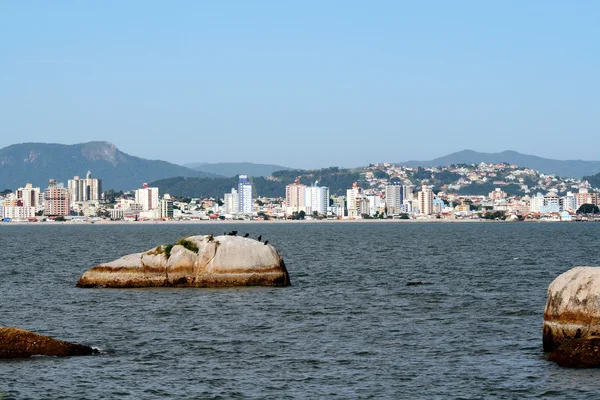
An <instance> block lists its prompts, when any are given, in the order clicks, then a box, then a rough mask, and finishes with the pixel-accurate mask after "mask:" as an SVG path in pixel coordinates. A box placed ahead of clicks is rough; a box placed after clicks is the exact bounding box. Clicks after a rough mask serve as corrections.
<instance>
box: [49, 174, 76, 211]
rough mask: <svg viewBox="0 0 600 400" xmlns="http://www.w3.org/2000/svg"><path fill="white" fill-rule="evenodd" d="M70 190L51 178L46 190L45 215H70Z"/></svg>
mask: <svg viewBox="0 0 600 400" xmlns="http://www.w3.org/2000/svg"><path fill="white" fill-rule="evenodd" d="M69 197H70V196H69V191H68V190H67V189H65V188H64V187H63V186H62V184H60V185H59V184H58V183H56V180H55V179H50V181H49V182H48V187H47V188H46V190H45V192H44V202H45V207H44V215H46V216H48V217H64V216H67V215H69V205H70V203H71V202H70V199H69Z"/></svg>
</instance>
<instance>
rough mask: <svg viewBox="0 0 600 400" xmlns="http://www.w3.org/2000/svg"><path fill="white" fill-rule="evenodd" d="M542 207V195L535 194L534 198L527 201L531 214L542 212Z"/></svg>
mask: <svg viewBox="0 0 600 400" xmlns="http://www.w3.org/2000/svg"><path fill="white" fill-rule="evenodd" d="M543 206H544V195H543V194H541V193H539V192H538V193H536V195H535V196H533V197H532V198H531V200H529V211H530V212H532V213H539V212H542V207H543Z"/></svg>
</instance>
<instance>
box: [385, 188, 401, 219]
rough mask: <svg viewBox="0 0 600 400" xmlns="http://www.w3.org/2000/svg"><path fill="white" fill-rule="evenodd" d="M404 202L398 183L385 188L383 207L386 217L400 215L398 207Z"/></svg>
mask: <svg viewBox="0 0 600 400" xmlns="http://www.w3.org/2000/svg"><path fill="white" fill-rule="evenodd" d="M403 201H404V190H403V187H402V185H400V183H395V184H393V185H388V186H386V187H385V206H386V207H387V213H388V215H398V214H400V207H401V206H402V202H403Z"/></svg>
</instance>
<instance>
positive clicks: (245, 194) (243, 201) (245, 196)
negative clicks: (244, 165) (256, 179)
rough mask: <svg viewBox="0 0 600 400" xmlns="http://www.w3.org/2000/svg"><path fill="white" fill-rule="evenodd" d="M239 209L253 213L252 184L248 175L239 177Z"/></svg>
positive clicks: (245, 212) (246, 212)
mask: <svg viewBox="0 0 600 400" xmlns="http://www.w3.org/2000/svg"><path fill="white" fill-rule="evenodd" d="M238 196H239V207H240V209H239V211H240V212H242V213H244V214H252V184H251V183H250V181H249V180H248V176H247V175H240V176H239V178H238Z"/></svg>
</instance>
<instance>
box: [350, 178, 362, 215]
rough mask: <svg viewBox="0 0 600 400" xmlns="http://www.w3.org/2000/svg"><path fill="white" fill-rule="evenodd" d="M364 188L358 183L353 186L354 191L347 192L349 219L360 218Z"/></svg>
mask: <svg viewBox="0 0 600 400" xmlns="http://www.w3.org/2000/svg"><path fill="white" fill-rule="evenodd" d="M361 200H362V188H361V187H360V186H358V182H354V183H353V184H352V189H348V190H346V207H348V218H358V217H359V216H360V211H361Z"/></svg>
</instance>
